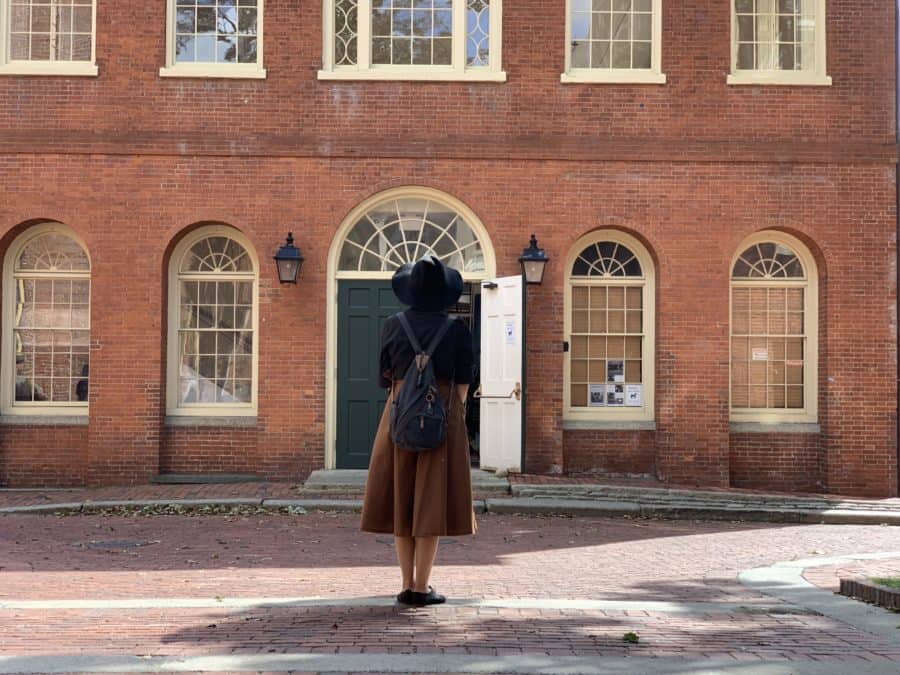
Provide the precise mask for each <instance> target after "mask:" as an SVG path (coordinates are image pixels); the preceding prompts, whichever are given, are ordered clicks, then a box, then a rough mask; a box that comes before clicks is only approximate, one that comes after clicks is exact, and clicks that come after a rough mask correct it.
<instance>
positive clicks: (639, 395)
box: [625, 384, 644, 408]
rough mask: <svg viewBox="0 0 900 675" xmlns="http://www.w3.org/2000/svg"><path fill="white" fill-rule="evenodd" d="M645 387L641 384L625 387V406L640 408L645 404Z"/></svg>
mask: <svg viewBox="0 0 900 675" xmlns="http://www.w3.org/2000/svg"><path fill="white" fill-rule="evenodd" d="M643 401H644V392H643V386H642V385H640V384H626V385H625V405H627V406H629V407H632V408H640V407H641V406H642V405H643V404H644V403H643Z"/></svg>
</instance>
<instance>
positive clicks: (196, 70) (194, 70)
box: [159, 63, 266, 80]
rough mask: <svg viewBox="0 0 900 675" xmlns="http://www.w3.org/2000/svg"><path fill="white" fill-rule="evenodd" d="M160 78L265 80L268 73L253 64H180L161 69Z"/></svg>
mask: <svg viewBox="0 0 900 675" xmlns="http://www.w3.org/2000/svg"><path fill="white" fill-rule="evenodd" d="M159 76H160V77H196V78H223V79H237V80H264V79H266V71H265V69H264V68H260V67H259V66H255V65H251V64H239V63H237V64H215V63H190V64H187V63H179V64H177V65H174V66H167V67H165V68H160V69H159Z"/></svg>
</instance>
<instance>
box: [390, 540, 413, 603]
mask: <svg viewBox="0 0 900 675" xmlns="http://www.w3.org/2000/svg"><path fill="white" fill-rule="evenodd" d="M394 544H395V545H396V547H397V560H398V561H399V562H400V576H401V577H402V579H403V587H402V588H401V590H403V591H406V590H410V589H412V587H413V570H414V569H415V568H414V562H415V555H416V540H415V539H413V538H412V537H394Z"/></svg>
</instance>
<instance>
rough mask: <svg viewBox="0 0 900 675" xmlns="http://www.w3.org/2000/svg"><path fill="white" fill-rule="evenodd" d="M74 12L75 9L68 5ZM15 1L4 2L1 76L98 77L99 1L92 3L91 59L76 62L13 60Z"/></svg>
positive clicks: (0, 10) (0, 4) (1, 4)
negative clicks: (13, 11) (12, 33)
mask: <svg viewBox="0 0 900 675" xmlns="http://www.w3.org/2000/svg"><path fill="white" fill-rule="evenodd" d="M66 7H67V9H69V10H70V11H71V8H72V6H71V5H67V6H66ZM11 27H12V0H0V76H2V75H26V76H29V75H35V76H51V77H96V76H97V74H98V73H99V70H98V68H97V0H92V2H91V58H90V60H89V61H87V60H85V61H72V60H53V59H49V60H27V61H21V60H12V58H11V38H10V33H11Z"/></svg>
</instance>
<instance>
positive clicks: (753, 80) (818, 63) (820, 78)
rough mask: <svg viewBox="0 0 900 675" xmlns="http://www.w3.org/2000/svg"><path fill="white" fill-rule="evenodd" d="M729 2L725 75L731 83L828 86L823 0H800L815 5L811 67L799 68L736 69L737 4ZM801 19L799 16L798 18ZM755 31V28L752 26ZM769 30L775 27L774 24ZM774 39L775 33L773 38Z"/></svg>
mask: <svg viewBox="0 0 900 675" xmlns="http://www.w3.org/2000/svg"><path fill="white" fill-rule="evenodd" d="M728 1H729V2H730V3H731V72H730V73H729V75H728V77H727V78H726V83H727V84H730V85H782V86H809V87H829V86H831V77H829V76H828V74H827V60H828V54H827V51H828V50H827V41H826V40H827V35H826V22H827V14H826V9H825V0H803V3H804V4H806V3H810V2H811V3H814V5H815V18H814V19H813V20H814V21H815V27H814V38H813V39H814V45H815V47H814V49H815V52H814V57H813V67H812V68H810V69H801V70H780V69H776V68H770V69H766V70H739V69H738V67H737V64H738V17H737V9H736V3H737V2H738V1H739V0H728ZM801 21H802V19H801ZM754 30H755V29H754ZM771 30H773V31H774V30H775V27H774V26H773V27H772V28H771ZM772 39H773V40H774V35H773V37H772Z"/></svg>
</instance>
